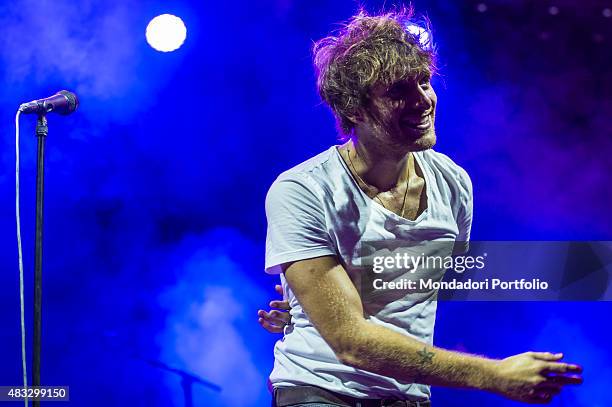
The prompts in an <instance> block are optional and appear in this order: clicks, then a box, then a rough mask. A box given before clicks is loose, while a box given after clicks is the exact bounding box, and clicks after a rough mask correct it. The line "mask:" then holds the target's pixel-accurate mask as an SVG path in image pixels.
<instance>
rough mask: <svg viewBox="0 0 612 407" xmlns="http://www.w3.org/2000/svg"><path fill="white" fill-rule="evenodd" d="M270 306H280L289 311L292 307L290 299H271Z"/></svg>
mask: <svg viewBox="0 0 612 407" xmlns="http://www.w3.org/2000/svg"><path fill="white" fill-rule="evenodd" d="M270 307H272V308H278V309H282V310H285V311H289V310H290V309H291V307H290V306H289V301H270Z"/></svg>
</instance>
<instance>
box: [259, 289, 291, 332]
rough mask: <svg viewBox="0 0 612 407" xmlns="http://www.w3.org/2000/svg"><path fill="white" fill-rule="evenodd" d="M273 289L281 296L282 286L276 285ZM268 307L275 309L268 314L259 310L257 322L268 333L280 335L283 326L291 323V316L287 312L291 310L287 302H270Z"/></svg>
mask: <svg viewBox="0 0 612 407" xmlns="http://www.w3.org/2000/svg"><path fill="white" fill-rule="evenodd" d="M274 289H275V290H276V292H277V293H279V294H280V295H281V296H282V295H283V287H282V286H280V285H278V284H277V285H276V286H274ZM270 307H272V308H277V309H275V310H271V311H269V312H266V311H264V310H261V309H260V310H259V311H257V315H258V316H259V319H258V320H257V322H259V324H260V325H261V326H263V327H264V329H265V330H266V331H268V332H270V333H282V332H283V330H284V329H285V326H287V325H289V324H290V323H291V314H289V312H287V311H289V310H291V307H290V306H289V301H287V300H283V301H270ZM279 310H282V311H279Z"/></svg>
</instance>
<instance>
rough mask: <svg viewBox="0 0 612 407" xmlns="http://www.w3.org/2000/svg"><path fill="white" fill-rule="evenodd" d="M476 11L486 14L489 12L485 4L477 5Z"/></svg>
mask: <svg viewBox="0 0 612 407" xmlns="http://www.w3.org/2000/svg"><path fill="white" fill-rule="evenodd" d="M476 10H477V11H478V12H479V13H484V12H485V11H487V5H486V4H484V3H478V4H477V5H476Z"/></svg>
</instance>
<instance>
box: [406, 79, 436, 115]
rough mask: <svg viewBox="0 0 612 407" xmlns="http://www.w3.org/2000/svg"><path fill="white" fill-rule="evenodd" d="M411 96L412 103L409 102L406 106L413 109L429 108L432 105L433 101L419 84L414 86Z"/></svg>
mask: <svg viewBox="0 0 612 407" xmlns="http://www.w3.org/2000/svg"><path fill="white" fill-rule="evenodd" d="M413 98H414V99H413V101H412V104H410V103H409V104H408V106H411V107H412V108H414V109H415V110H424V111H425V110H429V109H430V108H431V107H432V105H433V101H432V100H431V98H430V97H429V95H428V94H427V92H425V90H424V89H423V88H422V86H421V85H419V84H417V86H416V91H415V92H414V96H413Z"/></svg>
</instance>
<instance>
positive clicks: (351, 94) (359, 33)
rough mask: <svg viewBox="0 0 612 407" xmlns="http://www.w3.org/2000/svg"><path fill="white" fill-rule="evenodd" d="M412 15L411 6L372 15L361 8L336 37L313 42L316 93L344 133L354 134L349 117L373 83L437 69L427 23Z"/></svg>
mask: <svg viewBox="0 0 612 407" xmlns="http://www.w3.org/2000/svg"><path fill="white" fill-rule="evenodd" d="M413 16H414V12H413V9H412V8H411V7H402V8H401V9H398V10H396V11H392V12H388V13H385V14H381V15H372V16H371V15H368V14H367V13H366V12H365V11H364V10H361V11H360V12H359V13H358V14H357V15H356V16H354V17H352V18H351V19H350V20H349V21H348V22H347V23H346V24H343V26H342V27H341V29H340V30H338V32H337V33H335V35H331V36H329V37H325V38H323V39H321V40H319V41H317V42H315V44H314V47H313V54H314V65H315V69H316V73H317V88H318V91H319V95H320V96H321V99H323V101H324V102H325V103H327V104H328V105H329V107H330V108H331V110H332V112H333V113H334V116H335V117H336V122H337V126H338V130H339V131H340V133H341V134H342V135H343V136H345V137H346V136H348V135H350V134H351V133H352V131H353V129H354V127H355V123H354V122H353V121H352V120H351V119H350V117H354V116H355V114H356V113H357V110H358V109H359V108H362V107H367V105H368V98H369V93H370V90H371V88H372V86H373V85H375V84H382V85H383V86H390V85H391V84H392V83H394V82H395V81H397V80H400V79H404V78H408V77H414V76H419V75H423V74H425V75H433V74H434V73H435V72H436V65H435V60H436V55H435V48H434V47H433V44H432V43H431V37H430V29H429V24H428V21H427V20H425V19H423V21H420V24H419V25H416V24H415V23H414V21H413V20H412V18H413ZM423 25H425V28H421V29H418V30H414V28H416V27H423ZM409 27H411V28H412V29H410V28H409Z"/></svg>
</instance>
